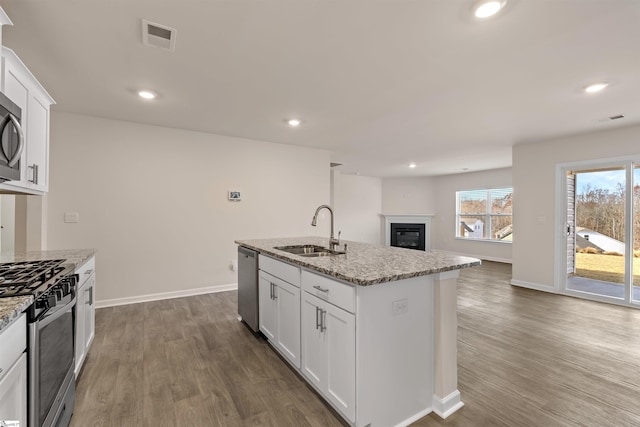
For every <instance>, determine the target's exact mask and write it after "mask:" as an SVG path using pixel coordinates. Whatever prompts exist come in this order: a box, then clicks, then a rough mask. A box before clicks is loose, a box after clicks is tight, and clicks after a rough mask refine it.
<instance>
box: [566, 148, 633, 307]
mask: <svg viewBox="0 0 640 427" xmlns="http://www.w3.org/2000/svg"><path fill="white" fill-rule="evenodd" d="M639 163H640V162H639ZM562 173H563V174H564V178H563V179H564V196H565V198H564V200H565V201H566V204H565V217H564V218H565V225H564V226H563V228H564V230H565V232H566V252H564V253H566V264H565V265H566V278H565V283H564V290H565V291H567V292H568V293H570V294H572V295H576V296H580V295H582V296H586V297H590V298H594V299H600V300H609V301H612V302H616V301H617V302H619V303H626V304H633V303H640V165H639V164H638V163H634V162H632V161H623V162H617V163H608V164H597V163H593V164H580V165H578V166H575V167H565V168H563V169H562Z"/></svg>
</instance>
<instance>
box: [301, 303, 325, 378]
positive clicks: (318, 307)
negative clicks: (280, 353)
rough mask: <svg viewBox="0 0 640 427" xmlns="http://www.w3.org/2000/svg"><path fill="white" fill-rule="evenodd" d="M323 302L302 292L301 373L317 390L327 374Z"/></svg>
mask: <svg viewBox="0 0 640 427" xmlns="http://www.w3.org/2000/svg"><path fill="white" fill-rule="evenodd" d="M324 307H325V302H324V301H322V300H320V299H319V298H317V297H315V296H313V295H310V294H308V293H307V292H303V293H302V310H301V311H302V319H301V322H300V323H301V325H302V326H301V328H302V331H301V332H302V346H301V347H302V348H301V366H300V369H301V371H302V375H304V376H305V378H307V379H308V380H309V381H310V382H311V383H313V384H314V385H315V386H316V387H317V388H318V389H319V390H322V389H323V388H324V383H325V381H326V376H327V369H326V368H327V365H326V360H327V357H326V348H327V346H326V344H325V342H326V334H325V333H324V332H323V330H322V328H321V323H322V319H321V316H322V313H323V310H324Z"/></svg>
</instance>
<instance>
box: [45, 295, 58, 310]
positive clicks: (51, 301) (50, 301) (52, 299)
mask: <svg viewBox="0 0 640 427" xmlns="http://www.w3.org/2000/svg"><path fill="white" fill-rule="evenodd" d="M55 306H56V296H55V294H50V295H47V307H49V308H51V307H55Z"/></svg>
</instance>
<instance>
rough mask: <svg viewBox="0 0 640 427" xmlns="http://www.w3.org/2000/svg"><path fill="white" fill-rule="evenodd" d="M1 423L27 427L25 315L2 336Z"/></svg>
mask: <svg viewBox="0 0 640 427" xmlns="http://www.w3.org/2000/svg"><path fill="white" fill-rule="evenodd" d="M0 342H1V343H2V346H0V420H14V421H20V425H24V426H26V425H27V357H26V353H25V351H26V347H27V326H26V319H25V316H24V314H23V315H22V317H20V318H19V319H18V320H16V321H15V322H14V323H13V324H12V325H11V326H9V327H8V328H7V329H5V330H4V331H2V333H0Z"/></svg>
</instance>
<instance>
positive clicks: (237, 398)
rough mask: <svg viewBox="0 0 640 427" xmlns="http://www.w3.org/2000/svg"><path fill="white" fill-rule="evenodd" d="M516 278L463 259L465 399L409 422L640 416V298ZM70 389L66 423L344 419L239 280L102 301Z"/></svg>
mask: <svg viewBox="0 0 640 427" xmlns="http://www.w3.org/2000/svg"><path fill="white" fill-rule="evenodd" d="M510 279H511V266H510V265H508V264H499V263H492V262H485V263H484V264H483V265H482V266H481V267H476V268H470V269H466V270H463V271H462V273H461V276H460V282H459V293H458V375H459V390H460V392H461V394H462V400H463V401H464V403H465V406H464V407H463V408H462V409H460V410H459V411H458V412H457V413H455V414H454V415H452V416H451V417H449V418H448V419H447V420H442V419H440V418H439V417H438V416H436V415H433V414H432V415H430V416H427V417H424V418H422V419H421V420H419V421H418V422H416V423H415V424H414V425H415V426H458V427H467V426H468V427H482V426H487V427H488V426H491V427H494V426H496V427H499V426H526V427H532V426H541V427H552V426H594V427H596V426H597V427H600V426H616V427H622V426H629V427H631V426H633V427H638V426H640V310H634V309H629V308H624V307H618V306H613V305H607V304H601V303H596V302H591V301H586V300H580V299H576V298H570V297H564V296H558V295H552V294H547V293H543V292H537V291H533V290H527V289H522V288H517V287H513V286H511V285H510V284H509V281H510ZM76 399H77V400H76V407H75V413H74V416H73V418H72V421H71V426H72V427H88V426H118V427H126V426H154V427H155V426H171V427H173V426H179V427H183V426H184V427H197V426H203V427H204V426H285V427H286V426H292V427H294V426H295V427H297V426H323V427H324V426H340V425H342V423H341V421H340V420H339V418H338V417H337V416H336V415H335V414H334V413H333V412H332V411H331V410H330V409H328V407H327V406H326V405H325V404H324V403H323V401H322V400H321V399H320V398H319V397H318V396H317V395H316V394H315V393H314V392H313V391H311V390H310V388H309V387H308V386H306V385H305V383H304V381H303V380H301V379H300V378H299V377H298V376H297V375H296V374H294V372H293V371H292V370H291V369H289V368H288V367H287V365H286V364H285V362H283V361H282V360H281V359H280V358H279V357H278V356H277V355H276V354H275V352H274V351H273V350H272V349H270V348H269V346H268V344H267V343H266V342H265V341H264V340H262V339H257V338H256V337H255V336H254V335H252V334H251V333H250V332H249V330H248V329H247V328H246V327H245V326H243V325H242V324H240V323H239V322H238V321H237V320H236V292H224V293H218V294H209V295H200V296H194V297H188V298H179V299H173V300H165V301H157V302H149V303H142V304H134V305H128V306H120V307H111V308H104V309H100V310H97V312H96V338H95V341H94V343H93V347H92V349H91V351H90V353H89V355H88V359H87V361H86V362H85V366H84V367H83V370H82V373H81V375H80V377H79V381H78V383H77V397H76ZM380 404H381V405H384V402H380Z"/></svg>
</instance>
